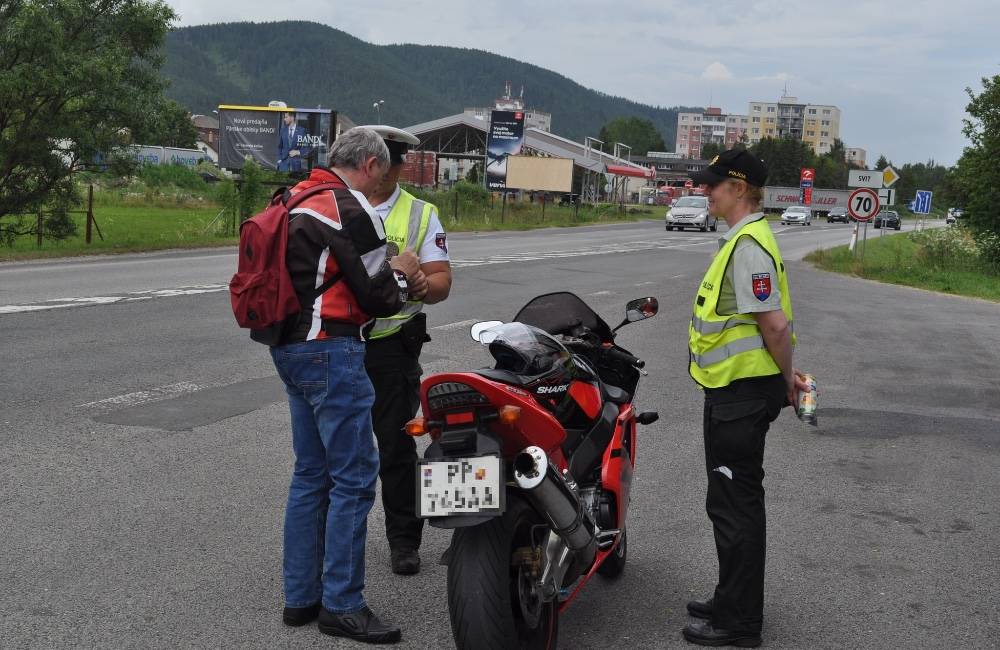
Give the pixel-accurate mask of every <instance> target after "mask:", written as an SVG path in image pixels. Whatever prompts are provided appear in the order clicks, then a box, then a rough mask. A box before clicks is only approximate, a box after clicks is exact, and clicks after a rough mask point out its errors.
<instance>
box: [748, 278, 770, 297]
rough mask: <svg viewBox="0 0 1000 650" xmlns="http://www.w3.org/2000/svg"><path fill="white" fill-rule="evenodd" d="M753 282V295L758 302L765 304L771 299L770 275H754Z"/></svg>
mask: <svg viewBox="0 0 1000 650" xmlns="http://www.w3.org/2000/svg"><path fill="white" fill-rule="evenodd" d="M751 282H752V283H753V295H754V296H756V297H757V300H759V301H761V302H764V301H765V300H767V299H768V298H770V297H771V274H770V273H754V274H753V277H752V278H751Z"/></svg>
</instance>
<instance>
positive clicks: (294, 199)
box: [274, 183, 338, 210]
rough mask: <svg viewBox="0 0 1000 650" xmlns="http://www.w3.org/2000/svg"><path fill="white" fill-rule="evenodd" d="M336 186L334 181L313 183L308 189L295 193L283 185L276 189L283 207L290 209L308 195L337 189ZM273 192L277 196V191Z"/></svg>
mask: <svg viewBox="0 0 1000 650" xmlns="http://www.w3.org/2000/svg"><path fill="white" fill-rule="evenodd" d="M337 187H338V186H337V185H335V184H334V183H320V184H318V185H313V186H312V187H310V188H308V189H305V190H302V191H301V192H299V193H298V194H295V195H293V194H292V193H291V190H288V189H286V188H284V187H283V188H281V189H280V190H278V191H280V192H281V193H282V197H281V202H282V203H284V204H285V209H287V210H291V209H292V208H294V207H295V206H297V205H298V204H299V203H302V202H303V201H305V200H306V199H308V198H309V197H310V196H315V195H317V194H319V193H320V192H326V191H327V190H334V189H337ZM274 194H275V196H277V194H278V192H275V193H274Z"/></svg>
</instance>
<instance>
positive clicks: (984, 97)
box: [945, 75, 1000, 235]
mask: <svg viewBox="0 0 1000 650" xmlns="http://www.w3.org/2000/svg"><path fill="white" fill-rule="evenodd" d="M982 82H983V91H982V92H981V93H979V94H978V95H977V94H975V93H974V92H973V91H972V89H971V88H966V89H965V92H966V93H968V95H969V99H970V101H969V104H968V106H966V108H965V110H966V112H967V113H968V114H969V117H968V118H967V119H965V120H963V121H964V124H965V126H964V127H963V129H962V132H963V133H964V134H965V137H967V138H969V142H970V146H968V147H966V149H965V152H964V153H963V154H962V157H961V158H959V160H958V163H957V164H956V165H955V170H954V173H953V174H950V175H948V177H947V178H946V182H945V185H946V188H947V190H948V192H949V193H950V194H952V195H953V197H955V203H957V204H958V205H960V206H962V207H964V208H965V210H966V214H967V216H968V218H969V223H970V225H971V226H972V227H973V228H975V229H976V230H979V231H986V232H993V233H996V234H998V235H1000V166H998V165H997V159H998V158H997V157H998V156H1000V75H996V76H994V77H992V78H988V77H984V78H983V80H982Z"/></svg>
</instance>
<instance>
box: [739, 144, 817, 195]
mask: <svg viewBox="0 0 1000 650" xmlns="http://www.w3.org/2000/svg"><path fill="white" fill-rule="evenodd" d="M750 152H751V153H752V154H753V155H755V156H757V157H758V158H760V159H761V160H763V161H764V162H765V163H766V164H767V168H768V175H767V184H768V185H778V186H784V187H798V186H799V179H800V177H801V174H802V168H803V167H815V166H816V155H815V154H814V153H813V150H812V147H810V146H809V145H808V144H806V143H805V142H802V141H801V140H796V139H795V138H763V139H761V141H760V142H758V143H757V144H755V145H754V146H752V147H751V148H750Z"/></svg>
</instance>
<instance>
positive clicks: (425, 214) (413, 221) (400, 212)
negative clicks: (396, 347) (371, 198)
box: [368, 188, 436, 339]
mask: <svg viewBox="0 0 1000 650" xmlns="http://www.w3.org/2000/svg"><path fill="white" fill-rule="evenodd" d="M435 209H436V208H435V207H434V205H433V204H431V203H427V202H426V201H421V200H420V199H418V198H416V197H415V196H413V195H412V194H410V193H409V192H407V191H406V190H404V189H402V188H400V190H399V198H398V199H396V203H395V204H394V205H393V206H392V210H390V211H389V216H387V217H386V218H385V239H386V241H388V242H392V243H394V244H396V247H397V248H398V249H399V251H400V252H402V251H404V250H411V251H413V252H415V253H417V254H419V253H420V247H421V245H422V244H423V243H424V238H425V237H426V236H427V228H428V225H429V224H430V221H431V213H432V212H433V211H434V210H435ZM423 308H424V303H423V301H420V300H407V301H406V304H404V305H403V308H402V309H400V310H399V312H398V313H397V314H395V315H393V316H389V317H388V318H379V319H377V320H376V321H375V325H374V326H373V327H372V330H371V332H369V333H368V338H369V339H382V338H385V337H387V336H392V335H393V334H395V333H396V332H398V331H399V328H400V327H402V326H403V324H404V323H405V322H406V321H408V320H410V319H411V318H413V317H414V316H416V315H417V314H419V313H420V311H421V310H422V309H423Z"/></svg>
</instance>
